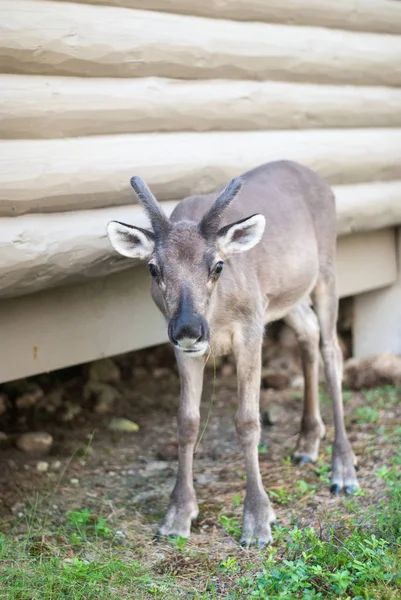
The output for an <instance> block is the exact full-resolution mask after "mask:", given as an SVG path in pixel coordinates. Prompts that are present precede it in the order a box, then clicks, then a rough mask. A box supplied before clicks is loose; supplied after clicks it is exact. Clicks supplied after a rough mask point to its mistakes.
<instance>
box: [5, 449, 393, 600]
mask: <svg viewBox="0 0 401 600" xmlns="http://www.w3.org/2000/svg"><path fill="white" fill-rule="evenodd" d="M400 466H401V458H400V456H397V457H395V458H394V460H393V463H392V464H390V465H386V466H384V467H381V468H380V469H379V470H378V472H377V476H378V477H380V478H381V479H382V480H383V481H384V482H385V484H386V486H387V495H386V497H385V498H384V499H383V501H382V502H381V503H380V504H379V505H377V506H373V507H371V510H370V512H369V514H366V512H365V511H363V510H362V509H361V508H360V507H359V505H358V498H353V499H351V500H348V501H345V502H348V504H349V506H348V508H350V507H351V508H353V510H354V516H353V517H352V518H351V519H349V520H348V521H347V522H345V523H344V522H343V521H342V520H341V518H340V517H339V515H338V514H335V513H334V514H333V515H332V517H333V518H332V519H331V521H329V522H327V523H326V524H325V532H324V533H323V532H322V529H321V528H320V527H307V528H305V529H300V528H299V527H298V526H297V525H294V524H292V525H291V526H288V527H284V526H281V525H278V526H276V527H275V528H274V534H275V540H276V541H275V544H274V546H273V547H270V548H268V549H267V550H265V551H264V552H260V553H256V552H254V551H251V552H250V553H247V552H246V551H242V552H241V553H240V554H238V553H237V552H236V553H235V555H234V553H233V554H232V555H230V553H228V554H227V555H226V556H225V557H224V558H223V559H222V560H219V561H216V560H214V561H213V560H212V561H211V560H208V557H207V556H205V555H203V554H202V552H199V551H197V550H194V548H193V546H191V545H190V544H189V543H187V541H186V540H183V539H177V540H172V541H171V542H170V544H169V546H170V562H168V561H167V562H166V561H164V566H161V565H163V560H162V561H161V565H160V564H155V565H153V567H150V568H149V566H148V565H146V563H145V561H141V559H140V552H139V553H138V551H137V550H138V549H134V548H132V547H130V544H129V543H127V540H126V538H125V536H124V534H122V533H121V532H119V531H118V530H116V529H115V527H113V526H111V525H110V524H109V523H108V522H107V519H106V518H104V517H101V516H99V515H93V514H91V513H90V511H89V510H88V509H87V508H83V509H82V510H76V511H70V512H68V513H66V515H65V519H64V523H63V524H61V525H60V526H59V527H58V529H57V530H52V529H51V528H49V530H48V531H43V530H42V531H41V529H40V524H39V523H34V520H35V517H34V515H31V522H30V523H29V524H28V529H27V531H26V533H25V534H24V536H23V537H21V536H19V535H18V534H15V535H9V536H5V535H2V536H1V537H0V581H1V584H2V585H1V588H0V590H1V591H0V598H1V599H4V600H61V599H69V600H91V599H92V598H93V599H97V600H103V599H106V598H107V599H108V600H109V599H110V598H112V599H115V600H119V599H121V600H123V599H128V598H163V599H164V598H176V597H180V598H181V597H182V598H194V599H199V600H201V599H202V600H206V599H212V598H217V597H224V598H227V599H233V600H234V599H239V598H259V599H261V600H264V599H266V600H267V599H268V600H275V599H277V600H278V599H280V600H284V599H286V600H287V599H288V600H290V599H294V598H303V599H305V600H306V599H309V598H333V599H334V598H354V599H357V600H370V599H372V600H380V599H382V600H398V599H401V511H400V506H401V473H400ZM311 491H313V490H311V486H310V484H306V482H304V481H303V480H300V481H299V482H298V485H297V490H296V493H302V494H304V493H309V492H311ZM238 502H239V498H238V496H235V497H234V501H233V505H234V506H236V505H237V504H238ZM294 521H296V519H295V520H294ZM220 524H221V526H222V527H223V528H224V529H225V530H226V532H227V533H228V534H229V535H230V536H233V537H234V538H236V539H238V538H239V536H240V523H239V521H238V520H237V519H236V518H234V517H230V516H227V515H225V514H222V515H221V516H220ZM172 559H173V560H172ZM202 563H203V568H204V570H203V571H202ZM191 564H192V567H193V569H195V571H197V573H196V574H195V576H191V569H190V566H191ZM188 574H189V576H188ZM192 575H193V574H192ZM199 575H201V577H199ZM191 579H192V581H191ZM222 586H223V588H224V589H225V592H224V594H223V595H221V593H220V592H219V589H221V588H222Z"/></svg>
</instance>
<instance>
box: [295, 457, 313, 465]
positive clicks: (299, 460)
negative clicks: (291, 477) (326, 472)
mask: <svg viewBox="0 0 401 600" xmlns="http://www.w3.org/2000/svg"><path fill="white" fill-rule="evenodd" d="M291 458H292V462H293V463H294V464H295V465H299V464H301V463H305V464H306V463H313V462H316V461H314V460H312V459H311V457H310V456H305V455H302V456H294V455H292V457H291Z"/></svg>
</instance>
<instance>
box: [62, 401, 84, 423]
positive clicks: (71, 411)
mask: <svg viewBox="0 0 401 600" xmlns="http://www.w3.org/2000/svg"><path fill="white" fill-rule="evenodd" d="M81 411H82V407H81V406H79V404H75V403H74V402H65V412H64V414H63V415H62V417H61V420H62V421H64V422H65V423H68V422H69V421H72V420H73V419H75V417H76V416H77V415H79V413H80V412H81Z"/></svg>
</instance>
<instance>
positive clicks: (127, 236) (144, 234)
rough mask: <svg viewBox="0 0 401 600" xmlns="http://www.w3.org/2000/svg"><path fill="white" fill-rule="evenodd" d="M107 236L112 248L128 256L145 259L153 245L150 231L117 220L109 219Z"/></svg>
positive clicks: (150, 253) (150, 252) (152, 236)
mask: <svg viewBox="0 0 401 600" xmlns="http://www.w3.org/2000/svg"><path fill="white" fill-rule="evenodd" d="M107 236H108V238H109V240H110V243H111V245H112V246H113V248H114V250H116V251H117V252H119V254H122V255H123V256H128V258H139V259H141V260H147V259H148V258H150V256H151V255H152V253H153V249H154V247H155V240H154V235H153V232H152V231H148V230H147V229H142V228H141V227H134V226H133V225H127V224H126V223H120V222H119V221H110V223H109V224H108V225H107Z"/></svg>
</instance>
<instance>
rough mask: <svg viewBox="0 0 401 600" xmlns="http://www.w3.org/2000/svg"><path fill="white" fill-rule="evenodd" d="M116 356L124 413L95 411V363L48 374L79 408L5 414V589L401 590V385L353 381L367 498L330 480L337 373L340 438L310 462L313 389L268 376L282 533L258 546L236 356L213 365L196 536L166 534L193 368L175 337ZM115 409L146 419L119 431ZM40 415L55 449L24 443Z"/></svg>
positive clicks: (351, 593)
mask: <svg viewBox="0 0 401 600" xmlns="http://www.w3.org/2000/svg"><path fill="white" fill-rule="evenodd" d="M139 355H140V356H139ZM138 357H139V358H138ZM117 364H118V366H119V369H120V372H121V377H119V379H118V381H117V382H115V383H114V384H113V386H114V388H115V389H117V391H118V392H119V394H120V396H119V398H116V399H115V400H114V404H113V408H112V411H113V412H112V413H105V414H102V415H99V414H97V413H96V412H94V402H95V400H94V399H93V397H92V396H91V394H86V395H85V394H84V393H83V390H84V382H85V381H86V380H87V378H88V374H87V370H85V368H79V369H70V370H66V371H63V372H60V373H56V374H51V375H47V376H42V377H39V378H35V381H36V382H37V383H38V384H39V385H40V386H41V387H42V388H43V390H44V392H45V398H46V397H50V395H51V394H52V393H53V394H54V390H59V389H60V388H62V389H63V406H64V408H63V411H64V412H62V413H61V414H62V415H64V416H61V417H57V414H58V413H57V411H55V412H48V411H46V410H43V408H42V409H40V406H39V404H40V403H39V404H38V405H35V407H34V408H32V407H31V408H25V412H24V410H16V409H15V406H14V408H13V409H10V410H9V411H8V412H7V413H6V414H5V416H6V418H5V419H4V423H5V426H4V429H5V430H6V432H7V433H9V436H8V439H7V441H5V442H3V448H2V450H1V452H2V462H3V465H4V467H2V470H1V473H0V485H1V486H2V487H1V497H0V498H1V502H0V518H1V527H0V531H2V532H3V533H2V534H0V582H2V586H0V599H5V600H59V599H61V598H63V599H64V598H65V599H67V598H68V599H72V600H78V599H82V600H91V599H92V598H93V599H94V598H96V599H97V600H103V599H106V598H107V599H113V600H118V599H121V600H123V599H124V600H125V599H131V598H134V599H138V600H139V599H142V598H144V599H145V598H162V599H169V598H174V599H176V598H177V599H178V598H185V599H187V598H194V599H205V600H206V599H209V598H210V599H212V598H228V599H229V598H233V599H234V598H250V597H252V598H260V599H267V598H268V599H274V598H282V599H284V598H285V599H292V598H305V599H307V598H361V599H368V598H372V599H374V600H380V599H383V600H395V599H401V570H400V564H401V517H400V510H399V508H400V506H401V504H400V503H401V481H400V465H401V453H400V435H401V405H400V397H401V389H400V388H397V387H395V386H386V387H382V388H377V389H373V390H367V391H360V392H349V391H346V392H345V395H344V399H345V407H346V423H347V429H348V431H349V435H350V440H351V442H352V444H353V448H354V452H355V454H356V455H357V457H358V459H359V463H360V469H359V472H358V476H359V480H360V484H361V488H362V491H361V493H360V494H358V495H357V496H355V497H352V498H350V497H345V496H343V495H340V496H338V497H333V496H332V495H331V494H330V492H329V465H330V452H331V444H332V441H333V428H332V418H331V406H330V401H329V398H328V397H327V394H326V393H325V391H324V387H322V392H321V407H322V414H323V419H324V421H325V423H326V427H327V437H326V439H325V440H324V441H323V442H322V447H321V453H320V457H319V461H318V463H317V464H316V465H308V464H306V465H301V466H294V465H292V464H291V461H290V460H289V457H290V455H291V451H292V450H293V449H294V445H295V440H296V436H297V433H298V428H299V420H300V413H301V406H302V400H301V398H302V394H301V392H300V391H299V390H297V389H294V387H286V388H285V389H281V390H274V389H271V388H268V389H262V391H261V412H262V416H263V423H264V425H263V428H262V437H261V444H260V464H261V473H262V478H263V482H264V485H265V488H266V490H267V491H268V492H269V495H270V498H271V501H272V503H273V506H274V509H275V512H276V513H277V516H278V521H277V524H276V525H275V526H274V529H273V535H274V538H275V541H274V544H273V546H272V547H270V548H268V549H265V550H263V551H257V550H255V549H244V548H241V547H240V546H239V544H238V539H239V530H240V521H241V513H242V508H243V499H244V491H245V471H244V465H243V457H242V454H241V451H240V449H239V447H238V444H237V441H236V438H235V430H234V425H233V416H234V412H235V409H236V382H235V375H234V372H233V369H232V367H231V365H230V363H219V365H218V367H217V368H216V369H214V368H213V366H212V367H208V368H207V369H206V371H205V380H206V385H205V392H204V395H203V402H202V423H203V425H206V428H205V431H204V436H203V438H202V440H201V443H200V445H199V449H198V451H197V453H196V457H195V487H196V490H197V494H198V501H199V505H200V515H199V519H198V522H197V523H195V524H194V527H193V532H192V536H191V539H190V540H189V541H186V540H183V539H176V540H163V541H161V542H157V541H155V540H154V539H153V537H154V534H155V532H156V529H157V524H158V522H159V521H160V519H161V517H162V515H163V513H164V511H165V509H166V506H167V502H168V497H169V493H170V492H171V489H172V487H173V483H174V476H175V471H176V466H177V462H176V455H177V446H176V418H175V412H176V407H177V393H178V389H179V381H178V375H177V372H176V370H175V368H174V362H173V357H172V354H171V352H170V351H169V350H168V349H167V348H165V349H161V350H160V351H159V352H152V351H147V352H144V353H139V354H138V353H137V354H132V355H126V356H124V357H121V358H120V359H118V360H117ZM292 381H293V383H294V382H296V378H295V379H292ZM264 387H266V385H265V386H264ZM278 387H283V386H282V385H279V386H278ZM65 405H67V406H68V410H67V412H68V411H69V412H70V413H71V414H70V416H68V418H66V417H65V415H66V409H65ZM76 405H79V406H80V407H81V410H80V412H79V410H75V412H74V406H76ZM42 407H43V403H42ZM71 407H72V408H71ZM75 413H76V414H75ZM208 415H209V417H208ZM115 417H124V418H127V419H130V420H131V421H133V422H136V423H137V424H138V425H139V430H138V431H136V432H120V431H111V430H110V429H109V427H108V425H109V423H110V420H111V418H115ZM0 418H1V417H0ZM28 429H35V430H42V431H48V432H50V433H51V434H52V435H53V437H54V440H55V443H54V445H53V447H52V448H51V450H50V453H49V454H47V455H45V456H35V455H32V454H27V453H23V452H21V451H20V450H18V449H16V448H15V444H14V440H15V439H16V437H17V436H18V435H19V434H20V433H21V432H23V431H26V430H28ZM38 463H42V467H38ZM43 463H45V466H43ZM38 468H39V469H42V470H38Z"/></svg>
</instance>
